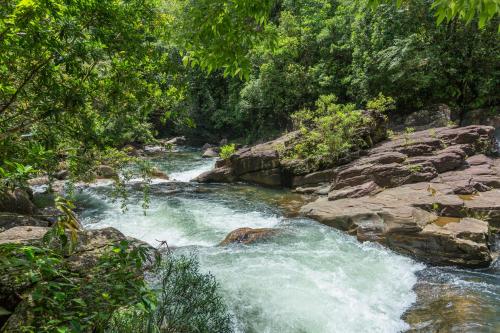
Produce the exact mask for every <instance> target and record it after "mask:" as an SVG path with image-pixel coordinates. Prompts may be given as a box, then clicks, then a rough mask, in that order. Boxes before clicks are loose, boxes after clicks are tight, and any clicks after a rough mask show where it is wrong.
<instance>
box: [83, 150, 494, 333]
mask: <svg viewBox="0 0 500 333" xmlns="http://www.w3.org/2000/svg"><path fill="white" fill-rule="evenodd" d="M214 162H215V161H214V160H211V159H202V158H201V154H200V152H199V151H196V150H190V149H186V150H183V151H179V152H174V153H170V154H168V156H165V157H163V158H161V159H154V160H152V163H153V164H154V165H155V166H157V167H158V168H159V169H161V170H163V171H165V172H167V173H168V174H169V175H170V177H171V180H170V181H161V180H155V181H153V184H152V185H151V201H150V205H149V208H148V210H147V212H146V215H145V214H144V210H143V208H142V196H143V193H142V192H141V191H140V190H139V188H138V187H137V186H133V185H132V186H130V189H129V193H130V197H129V200H128V205H127V210H126V211H125V212H123V211H122V207H121V204H120V203H119V202H113V200H112V199H111V198H110V191H111V189H110V187H109V185H102V186H95V187H91V188H88V189H86V190H84V191H83V192H82V193H81V194H80V195H79V204H80V205H81V206H83V207H84V210H83V211H82V213H81V219H82V222H83V224H84V225H85V227H87V228H103V227H109V226H111V227H115V228H117V229H119V230H120V231H122V232H123V233H124V234H126V235H127V236H132V237H135V238H138V239H141V240H144V241H146V242H148V243H150V244H151V245H158V243H159V242H160V241H167V242H168V244H169V246H170V247H173V248H175V251H179V252H186V253H187V252H189V253H192V252H194V253H196V255H197V256H198V258H199V260H200V264H201V267H202V269H203V270H204V271H206V272H210V273H212V274H213V275H214V276H215V277H216V279H217V280H218V282H219V283H220V286H221V291H222V293H223V296H224V298H225V300H226V302H227V304H228V306H229V308H230V310H231V312H232V314H233V316H234V318H235V331H236V332H245V333H253V332H255V333H264V332H268V333H278V332H279V333H281V332H283V333H295V332H296V333H299V332H300V333H306V332H307V333H323V332H325V333H326V332H328V333H330V332H383V333H389V332H403V331H412V332H435V331H436V332H437V331H438V330H439V329H442V331H443V332H449V331H457V332H495V331H497V332H498V331H500V330H498V329H499V328H500V322H499V319H498V317H499V316H498V313H499V309H500V298H499V297H500V296H499V295H500V286H499V285H500V283H499V276H500V270H499V268H498V265H496V264H495V265H493V266H492V267H491V268H489V269H486V270H470V271H467V270H459V269H454V268H433V267H427V266H425V265H424V264H421V263H418V262H415V261H414V260H412V259H410V258H407V257H404V256H400V255H398V254H395V253H393V252H392V251H389V250H387V249H384V248H383V247H381V246H379V245H377V244H372V243H364V244H361V243H359V242H357V241H356V239H355V238H353V237H351V236H348V235H346V234H344V233H342V232H340V231H337V230H335V229H332V228H329V227H326V226H323V225H321V224H319V223H317V222H315V221H312V220H310V219H305V218H300V217H290V216H291V215H293V214H291V212H293V211H294V210H295V208H297V207H298V206H300V204H301V200H302V198H301V197H299V196H298V195H295V194H292V193H290V192H289V191H285V190H271V189H264V188H260V187H254V186H249V185H243V184H236V185H220V184H211V185H210V184H196V183H189V180H190V179H192V178H193V177H195V176H197V175H198V174H200V173H202V172H204V171H207V170H209V169H210V168H212V167H213V165H214ZM240 227H252V228H262V227H272V228H277V229H279V230H280V232H279V233H278V235H277V236H274V237H272V238H271V239H270V240H268V241H264V242H259V243H256V244H252V245H239V244H238V245H231V246H226V247H221V246H217V245H218V244H219V242H221V241H222V240H223V239H224V238H225V236H226V235H227V234H228V233H229V232H230V231H232V230H234V229H237V228H240Z"/></svg>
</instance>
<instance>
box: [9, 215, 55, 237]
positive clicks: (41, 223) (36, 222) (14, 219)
mask: <svg viewBox="0 0 500 333" xmlns="http://www.w3.org/2000/svg"><path fill="white" fill-rule="evenodd" d="M50 225H51V223H50V222H49V221H46V220H42V219H39V218H35V217H32V216H28V215H20V214H16V213H5V212H0V232H3V231H6V230H8V229H11V228H14V227H22V226H31V227H49V226H50Z"/></svg>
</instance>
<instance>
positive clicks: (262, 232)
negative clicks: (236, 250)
mask: <svg viewBox="0 0 500 333" xmlns="http://www.w3.org/2000/svg"><path fill="white" fill-rule="evenodd" d="M277 232H278V230H276V229H270V228H261V229H252V228H239V229H236V230H234V231H231V232H230V233H229V234H228V235H227V236H226V238H225V239H224V240H223V241H222V242H221V243H220V244H219V245H220V246H225V245H229V244H233V243H242V244H252V243H255V242H257V241H261V240H264V239H267V238H269V237H271V236H274V235H276V233H277Z"/></svg>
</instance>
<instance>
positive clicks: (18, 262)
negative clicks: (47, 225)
mask: <svg viewBox="0 0 500 333" xmlns="http://www.w3.org/2000/svg"><path fill="white" fill-rule="evenodd" d="M129 245H130V244H129V243H128V242H126V241H123V242H121V243H120V244H117V245H116V246H114V247H113V248H112V249H110V251H107V252H105V253H103V255H102V256H101V257H100V258H99V259H98V261H97V262H96V263H95V265H93V266H91V267H88V268H85V269H83V268H80V269H79V268H78V267H77V266H76V267H75V266H74V265H72V264H70V263H68V261H67V260H66V259H65V255H64V253H62V251H59V250H58V249H56V248H55V247H54V246H46V245H39V246H25V245H22V244H2V245H0V258H1V260H0V271H2V276H1V277H0V287H1V288H0V291H1V294H4V295H5V294H8V293H12V291H14V292H15V293H16V294H22V293H24V291H26V290H29V293H30V296H29V297H28V298H27V299H26V300H25V301H24V302H23V303H21V304H20V305H18V306H17V308H16V310H15V313H14V314H13V316H14V317H13V320H9V322H8V324H7V325H8V326H7V327H4V329H5V330H6V331H9V332H10V331H11V330H14V331H16V332H17V331H19V332H41V333H42V332H88V331H102V329H104V327H106V325H107V324H108V322H109V319H110V318H111V316H112V315H113V313H114V312H115V311H116V310H117V309H119V308H121V307H123V306H128V305H130V304H142V306H143V307H144V308H145V309H146V308H147V306H148V305H150V304H152V303H153V301H154V294H153V293H152V292H151V290H150V289H149V288H147V285H146V283H145V281H144V278H143V274H142V264H143V263H144V260H145V252H144V251H143V249H144V248H131V247H130V246H129ZM14 328H15V329H14Z"/></svg>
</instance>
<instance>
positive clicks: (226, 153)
mask: <svg viewBox="0 0 500 333" xmlns="http://www.w3.org/2000/svg"><path fill="white" fill-rule="evenodd" d="M235 151H236V145H235V144H234V143H232V144H228V145H225V146H222V147H221V148H220V153H219V156H220V157H221V158H222V159H223V160H227V159H229V157H231V155H233V154H234V152H235Z"/></svg>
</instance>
